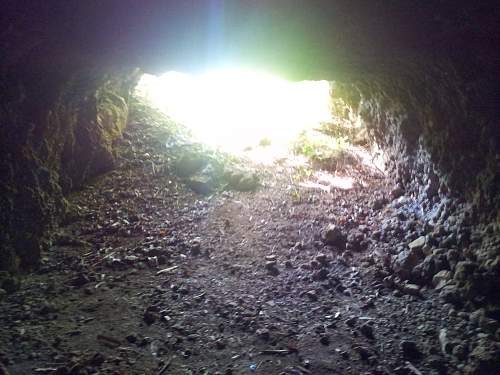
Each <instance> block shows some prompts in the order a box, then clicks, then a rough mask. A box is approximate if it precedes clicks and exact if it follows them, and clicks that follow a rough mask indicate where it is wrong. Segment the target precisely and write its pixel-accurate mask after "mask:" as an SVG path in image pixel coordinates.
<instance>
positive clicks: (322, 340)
mask: <svg viewBox="0 0 500 375" xmlns="http://www.w3.org/2000/svg"><path fill="white" fill-rule="evenodd" d="M319 342H320V343H321V344H323V345H325V346H328V345H330V336H328V335H325V334H322V335H321V336H320V338H319Z"/></svg>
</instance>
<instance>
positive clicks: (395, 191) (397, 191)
mask: <svg viewBox="0 0 500 375" xmlns="http://www.w3.org/2000/svg"><path fill="white" fill-rule="evenodd" d="M403 194H404V190H403V188H402V187H401V186H400V185H398V186H396V187H395V188H394V189H392V190H391V192H390V193H389V195H390V196H391V199H392V200H395V199H398V198H399V197H401V196H402V195H403Z"/></svg>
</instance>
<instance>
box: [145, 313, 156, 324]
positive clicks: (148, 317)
mask: <svg viewBox="0 0 500 375" xmlns="http://www.w3.org/2000/svg"><path fill="white" fill-rule="evenodd" d="M143 320H144V323H146V324H147V325H151V324H153V323H154V322H156V314H155V313H153V312H152V311H149V310H148V311H146V312H145V313H144V316H143Z"/></svg>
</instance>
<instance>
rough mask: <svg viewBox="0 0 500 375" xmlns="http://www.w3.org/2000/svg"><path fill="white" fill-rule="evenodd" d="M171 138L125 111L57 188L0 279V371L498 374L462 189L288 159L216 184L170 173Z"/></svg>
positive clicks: (173, 160)
mask: <svg viewBox="0 0 500 375" xmlns="http://www.w3.org/2000/svg"><path fill="white" fill-rule="evenodd" d="M187 144H188V142H187V141H186V140H185V139H182V138H176V139H173V138H172V134H171V132H170V130H168V129H167V128H165V127H163V123H162V121H159V120H158V119H157V118H154V117H147V116H138V118H137V116H136V119H135V121H132V123H131V124H130V126H129V127H128V130H127V133H126V134H125V137H124V139H123V140H122V141H121V144H120V145H119V148H120V150H121V151H120V163H119V166H118V168H117V169H116V170H114V171H113V172H111V173H109V174H107V175H105V176H102V177H101V178H99V179H97V180H96V181H92V182H91V183H90V184H89V185H88V186H87V187H86V188H84V189H83V190H81V191H79V192H76V193H74V194H73V195H72V196H70V197H68V199H69V202H70V203H71V204H72V207H74V210H73V211H74V212H73V214H72V215H69V217H68V219H67V220H66V222H65V223H63V225H62V226H61V228H60V229H59V230H58V232H57V235H56V236H55V237H54V243H53V246H52V247H51V249H50V251H49V252H47V253H46V254H45V255H44V258H43V262H42V265H41V267H40V269H39V270H38V271H37V272H36V273H33V274H31V275H29V276H27V277H26V278H25V279H24V280H23V282H22V285H21V286H20V288H18V289H17V290H16V288H15V287H14V286H13V285H11V284H15V283H14V282H13V280H11V279H9V278H7V277H4V279H2V280H1V282H2V284H1V285H2V288H3V289H0V292H1V293H0V300H1V302H0V316H1V322H2V324H1V326H0V345H1V346H0V363H3V365H0V374H9V373H10V374H58V375H67V374H72V375H76V374H80V375H83V374H158V375H161V374H247V373H256V374H290V375H291V374H297V375H298V374H339V375H340V374H367V375H368V374H373V375H382V374H386V375H389V374H397V375H411V374H413V375H420V374H476V375H477V374H484V375H486V374H488V375H490V374H499V373H500V362H499V361H500V350H499V341H500V331H499V329H498V327H499V324H498V319H499V318H500V309H499V308H498V295H497V294H496V292H495V290H494V287H495V282H497V281H498V274H499V265H500V261H499V257H498V254H497V252H498V244H499V241H498V237H495V233H494V230H493V228H492V227H491V226H486V227H478V228H477V229H471V228H472V227H470V226H468V225H467V224H468V221H467V220H469V219H470V218H469V217H468V216H467V211H466V209H465V207H466V206H465V205H462V206H460V205H458V206H456V205H455V206H454V205H453V204H452V203H451V202H443V204H442V205H440V206H438V207H439V208H438V209H437V210H436V212H434V213H433V216H432V217H426V216H425V215H423V214H422V213H421V211H420V209H418V206H417V205H416V204H415V202H413V201H412V199H411V197H406V196H404V192H403V191H402V190H401V189H400V188H397V187H396V188H394V187H393V186H391V183H390V181H388V180H387V179H385V178H384V177H383V176H382V175H380V174H379V173H377V172H376V171H375V170H370V169H367V168H364V169H363V168H350V169H349V173H350V176H351V177H353V178H354V179H355V183H354V186H353V188H352V189H349V190H343V189H338V188H335V187H333V186H328V184H325V183H324V182H321V181H319V180H318V179H317V178H316V180H315V181H314V182H315V183H317V185H315V186H316V187H317V186H320V185H322V187H323V188H322V189H312V188H311V186H312V185H307V184H303V183H304V182H306V181H307V180H309V179H310V178H313V179H314V178H315V176H316V175H315V174H314V171H311V170H307V169H304V168H303V167H297V166H295V165H293V164H292V163H290V161H288V160H280V161H279V162H277V163H275V164H274V165H273V166H270V167H260V168H255V173H254V172H252V174H251V177H248V176H247V175H242V176H239V177H238V176H236V177H235V176H234V174H233V176H232V177H231V178H230V179H229V180H231V179H232V180H234V179H236V180H238V181H236V182H234V181H232V180H231V181H229V183H228V184H227V185H229V186H228V188H227V189H216V188H214V186H213V185H211V184H212V182H213V181H211V182H210V183H207V181H206V179H205V180H203V178H202V180H201V181H200V180H199V179H192V177H191V175H192V172H194V171H192V172H186V173H179V163H180V160H183V158H179V157H178V155H179V150H180V149H181V148H182V147H188V146H186V145H187ZM210 157H212V158H215V157H214V156H213V155H212V156H210ZM195 159H196V158H195ZM191 161H192V160H191ZM183 163H184V162H183ZM183 163H181V164H182V168H181V169H184V170H185V169H186V168H187V167H186V165H185V164H183ZM194 164H196V162H195V163H194ZM176 166H177V167H176ZM187 169H189V168H187ZM193 169H196V168H193ZM245 173H247V172H245ZM257 175H258V179H259V181H260V186H259V187H258V188H257V189H254V187H255V186H254V183H256V181H257V178H256V176H257ZM202 177H203V176H202ZM245 179H246V180H247V181H243V182H242V180H245ZM193 181H194V182H193ZM301 183H302V184H301ZM318 183H319V184H318ZM229 187H233V188H235V187H236V188H238V189H236V190H235V189H229ZM239 190H250V191H239ZM199 193H204V194H199ZM457 212H458V214H455V213H457ZM451 213H454V214H453V215H452V214H451ZM477 249H482V252H483V253H484V252H486V253H488V254H490V255H488V259H489V261H488V262H489V263H488V262H484V261H482V260H481V259H482V258H480V257H478V256H476V255H475V254H476V253H477V251H478V250H477ZM473 250H475V252H474V251H473ZM491 253H493V254H496V258H495V256H491ZM0 279H1V278H0ZM496 285H498V283H497V284H496ZM4 290H5V291H4ZM7 292H8V293H7Z"/></svg>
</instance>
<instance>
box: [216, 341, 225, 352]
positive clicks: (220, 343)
mask: <svg viewBox="0 0 500 375" xmlns="http://www.w3.org/2000/svg"><path fill="white" fill-rule="evenodd" d="M225 347H226V343H225V342H224V340H222V339H219V340H217V341H215V348H216V349H217V350H222V349H224V348H225Z"/></svg>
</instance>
